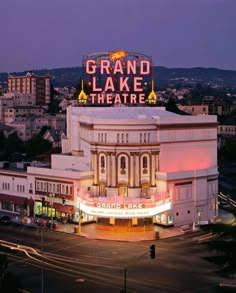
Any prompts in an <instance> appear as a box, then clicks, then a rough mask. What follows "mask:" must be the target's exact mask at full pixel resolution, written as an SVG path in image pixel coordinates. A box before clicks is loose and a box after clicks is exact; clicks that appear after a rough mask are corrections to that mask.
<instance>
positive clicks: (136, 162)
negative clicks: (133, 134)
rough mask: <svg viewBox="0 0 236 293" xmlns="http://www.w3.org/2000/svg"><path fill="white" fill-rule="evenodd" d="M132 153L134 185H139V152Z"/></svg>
mask: <svg viewBox="0 0 236 293" xmlns="http://www.w3.org/2000/svg"><path fill="white" fill-rule="evenodd" d="M133 154H134V186H135V187H139V186H140V164H139V155H140V153H139V152H135V153H133Z"/></svg>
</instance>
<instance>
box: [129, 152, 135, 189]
mask: <svg viewBox="0 0 236 293" xmlns="http://www.w3.org/2000/svg"><path fill="white" fill-rule="evenodd" d="M134 170H135V153H133V152H132V153H130V178H129V186H130V187H134V185H135V173H134Z"/></svg>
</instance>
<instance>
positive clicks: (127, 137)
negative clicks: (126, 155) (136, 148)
mask: <svg viewBox="0 0 236 293" xmlns="http://www.w3.org/2000/svg"><path fill="white" fill-rule="evenodd" d="M128 140H129V135H128V133H126V142H128Z"/></svg>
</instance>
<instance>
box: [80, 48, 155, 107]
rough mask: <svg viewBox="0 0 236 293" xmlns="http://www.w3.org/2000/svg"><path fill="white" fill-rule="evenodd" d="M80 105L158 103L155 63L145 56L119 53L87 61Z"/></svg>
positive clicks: (89, 56)
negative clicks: (155, 90) (155, 85)
mask: <svg viewBox="0 0 236 293" xmlns="http://www.w3.org/2000/svg"><path fill="white" fill-rule="evenodd" d="M81 86H82V89H81V92H80V94H79V96H78V102H79V103H80V104H87V103H88V102H89V104H121V103H124V104H127V103H129V104H144V103H147V102H148V103H149V104H155V103H156V101H157V98H156V94H155V92H154V81H153V70H152V61H151V59H150V57H148V56H146V55H144V54H137V53H132V52H126V51H125V50H117V51H113V52H101V53H94V54H90V55H88V56H87V57H86V58H84V60H83V78H82V83H81Z"/></svg>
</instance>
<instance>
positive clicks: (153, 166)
mask: <svg viewBox="0 0 236 293" xmlns="http://www.w3.org/2000/svg"><path fill="white" fill-rule="evenodd" d="M158 154H159V152H156V151H154V152H151V166H150V174H151V176H150V179H151V180H150V182H151V186H156V176H155V174H156V170H157V165H156V164H157V159H156V158H157V155H158Z"/></svg>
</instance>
